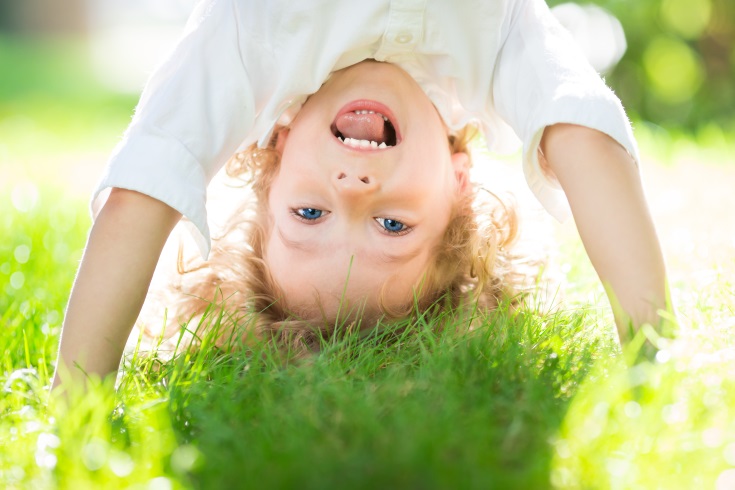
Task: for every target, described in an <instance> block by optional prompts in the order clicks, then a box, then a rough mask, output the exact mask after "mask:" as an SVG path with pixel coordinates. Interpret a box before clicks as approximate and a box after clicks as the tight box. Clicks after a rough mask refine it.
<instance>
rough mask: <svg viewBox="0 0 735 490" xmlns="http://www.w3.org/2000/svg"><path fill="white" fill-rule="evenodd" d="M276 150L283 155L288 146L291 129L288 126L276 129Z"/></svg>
mask: <svg viewBox="0 0 735 490" xmlns="http://www.w3.org/2000/svg"><path fill="white" fill-rule="evenodd" d="M276 131H277V133H276V151H277V152H278V154H279V155H283V149H284V148H285V147H286V140H287V139H288V133H289V131H290V130H289V129H288V127H287V126H284V127H282V128H279V129H277V130H276Z"/></svg>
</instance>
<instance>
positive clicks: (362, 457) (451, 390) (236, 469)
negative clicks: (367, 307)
mask: <svg viewBox="0 0 735 490" xmlns="http://www.w3.org/2000/svg"><path fill="white" fill-rule="evenodd" d="M8 195H12V194H11V193H8V192H4V193H3V196H8ZM16 197H17V195H16ZM18 202H20V201H18V199H16V206H17V204H18ZM21 204H23V203H22V202H21ZM19 207H20V208H21V209H23V211H19V210H18V209H16V208H15V207H14V206H13V205H12V201H11V200H10V199H7V198H6V197H3V199H2V200H1V201H0V216H2V220H0V223H2V227H1V228H0V232H1V233H2V236H3V237H5V239H4V240H3V242H2V243H1V244H0V287H3V295H2V296H1V297H0V311H2V312H3V314H2V320H1V321H2V325H1V327H2V329H1V330H0V346H2V347H1V348H2V363H3V364H2V373H0V384H1V385H2V387H3V391H2V395H0V396H1V397H0V486H2V487H3V488H75V489H76V488H232V487H251V486H252V487H257V488H291V487H299V488H385V487H388V488H547V487H559V488H667V489H668V488H728V487H727V486H724V485H725V483H726V482H727V481H731V480H726V479H727V478H732V474H733V469H732V468H735V414H733V413H732V409H731V407H735V376H734V375H733V372H735V371H733V367H735V354H733V352H735V351H734V350H733V345H732V344H733V340H732V338H733V335H732V334H733V329H734V328H735V325H733V323H732V322H730V323H729V324H728V322H727V319H728V318H731V316H732V313H733V311H732V308H733V302H732V296H731V295H728V291H729V292H730V293H731V292H732V283H731V282H729V279H727V277H725V276H723V277H720V278H718V279H717V280H716V281H715V282H713V283H712V284H711V286H710V288H709V289H705V290H701V291H699V294H700V295H701V298H700V300H698V301H697V302H696V304H697V305H699V306H696V305H695V310H694V313H696V314H698V315H699V317H698V321H700V322H701V323H700V324H692V325H690V326H689V327H687V328H685V329H683V331H682V334H681V339H680V340H677V341H674V342H672V343H669V344H666V345H664V350H663V354H659V356H658V360H657V361H654V362H644V363H640V364H638V365H635V366H633V367H630V366H629V365H628V364H627V363H626V362H625V361H624V357H623V356H621V355H620V353H619V350H618V348H617V347H616V344H615V342H614V340H613V337H612V330H611V326H610V322H609V320H608V319H607V317H606V316H605V315H602V316H600V315H598V314H596V313H595V310H588V311H585V310H580V309H572V310H569V311H561V310H557V311H552V312H548V311H547V312H544V309H545V308H543V307H542V306H543V305H539V307H538V308H534V307H528V308H526V309H524V310H521V311H519V312H516V313H509V312H507V311H505V312H501V313H499V314H495V315H492V316H489V317H487V318H486V319H485V321H484V323H483V326H482V327H481V328H479V329H477V330H476V331H474V332H472V333H471V334H459V333H458V331H459V330H461V328H460V329H459V330H458V329H455V328H454V327H453V326H452V325H451V324H450V326H449V328H447V329H445V330H443V331H442V332H439V330H438V329H436V328H435V327H436V325H437V322H440V323H441V322H444V323H446V321H445V320H446V319H444V320H442V319H439V320H426V319H422V318H419V319H417V320H416V321H414V322H412V323H411V324H409V325H407V328H406V329H405V331H403V332H402V333H398V334H397V338H393V339H392V340H391V341H389V342H385V341H382V339H381V337H380V335H377V336H374V337H372V338H368V339H363V340H360V339H358V338H356V337H355V336H349V335H348V336H347V337H346V338H345V339H343V340H341V341H332V342H329V343H327V344H326V345H325V346H324V351H323V353H321V354H320V355H318V356H316V357H314V358H313V359H311V360H310V361H309V362H303V363H290V364H284V363H283V362H282V361H281V360H279V358H278V356H277V355H276V353H275V352H274V351H272V350H271V349H269V348H268V347H261V348H256V349H254V350H250V351H248V350H243V349H241V350H238V351H235V352H228V351H226V350H220V349H216V348H206V347H205V348H202V349H198V350H194V349H188V348H185V347H183V346H179V348H178V349H177V351H176V352H175V353H173V354H172V353H171V352H164V353H161V355H156V354H153V355H150V354H144V353H142V352H139V351H136V352H134V353H132V354H130V355H129V357H128V360H127V363H126V366H125V369H124V372H123V373H122V374H121V376H120V378H119V386H118V389H117V391H115V390H113V389H112V387H111V386H110V385H109V384H108V385H105V386H98V387H96V388H94V389H92V390H91V391H90V392H89V393H87V394H86V395H81V394H72V395H71V399H72V400H73V402H72V408H71V409H68V410H67V409H63V406H61V405H55V404H53V403H52V404H51V405H47V402H48V398H47V385H48V383H49V376H50V374H51V372H52V369H53V368H52V366H53V361H54V358H55V348H56V342H57V338H58V333H59V323H60V320H61V314H62V310H63V307H64V303H65V298H66V295H67V292H68V289H69V286H70V281H71V278H72V276H73V273H74V268H75V264H76V263H77V261H78V259H79V256H80V249H81V247H82V245H83V237H84V232H85V229H86V227H87V226H88V218H87V215H86V209H85V206H84V203H83V202H76V201H66V200H64V199H63V198H61V197H60V194H58V193H54V192H53V191H49V192H41V193H40V197H39V199H38V201H37V202H36V203H35V205H34V206H32V207H31V206H30V205H28V204H27V203H25V205H21V206H19ZM570 253H577V252H570ZM19 273H20V274H22V275H23V276H22V277H23V281H22V283H21V282H19V281H20V280H19V279H18V277H20V276H18V274H19ZM577 274H581V272H577ZM13 277H15V279H12V278H13ZM713 299H714V300H715V301H712V300H713ZM539 302H541V300H539ZM220 320H221V319H217V318H213V319H211V321H212V322H214V323H216V322H218V321H220ZM708 322H709V323H708ZM450 323H451V322H450ZM460 326H461V325H460ZM191 328H196V327H193V326H192V327H191ZM203 342H205V343H206V342H211V337H207V336H206V335H205V336H204V340H203ZM723 475H724V476H723ZM718 478H720V480H719V482H720V485H721V486H717V487H716V486H715V482H716V481H717V479H718ZM723 482H725V483H723Z"/></svg>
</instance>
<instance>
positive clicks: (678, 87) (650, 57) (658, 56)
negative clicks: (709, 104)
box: [643, 37, 704, 104]
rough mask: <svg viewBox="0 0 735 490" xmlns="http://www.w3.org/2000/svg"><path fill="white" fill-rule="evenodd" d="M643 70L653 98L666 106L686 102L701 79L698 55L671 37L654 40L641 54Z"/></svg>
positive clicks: (701, 73) (698, 85)
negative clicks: (652, 91)
mask: <svg viewBox="0 0 735 490" xmlns="http://www.w3.org/2000/svg"><path fill="white" fill-rule="evenodd" d="M643 67H644V69H645V72H646V76H647V77H648V79H649V81H650V82H651V85H652V88H653V90H654V94H655V95H656V97H657V98H659V99H660V100H661V101H663V102H666V103H669V104H679V103H682V102H685V101H687V100H689V99H690V98H691V97H692V96H693V95H694V94H695V93H696V92H697V90H699V87H700V86H701V85H702V81H703V80H704V68H703V67H702V62H701V60H700V59H699V57H698V55H697V54H696V53H695V52H694V51H693V50H692V49H691V48H690V47H689V46H688V45H687V44H686V43H683V42H682V41H679V40H677V39H673V38H668V37H657V38H655V39H654V40H653V41H652V42H651V44H649V45H648V48H646V51H645V53H644V54H643Z"/></svg>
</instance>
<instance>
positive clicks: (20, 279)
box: [10, 271, 26, 289]
mask: <svg viewBox="0 0 735 490" xmlns="http://www.w3.org/2000/svg"><path fill="white" fill-rule="evenodd" d="M25 282H26V276H25V275H24V274H23V273H22V272H20V271H17V272H13V274H12V275H11V276H10V286H11V287H12V288H13V289H20V288H22V287H23V284H25Z"/></svg>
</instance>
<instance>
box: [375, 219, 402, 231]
mask: <svg viewBox="0 0 735 490" xmlns="http://www.w3.org/2000/svg"><path fill="white" fill-rule="evenodd" d="M375 221H377V222H378V223H380V226H382V227H383V228H384V229H385V231H387V232H388V233H394V234H401V233H406V232H407V231H409V230H410V228H409V227H408V226H406V225H405V224H403V223H401V222H400V221H398V220H394V219H390V218H375Z"/></svg>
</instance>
